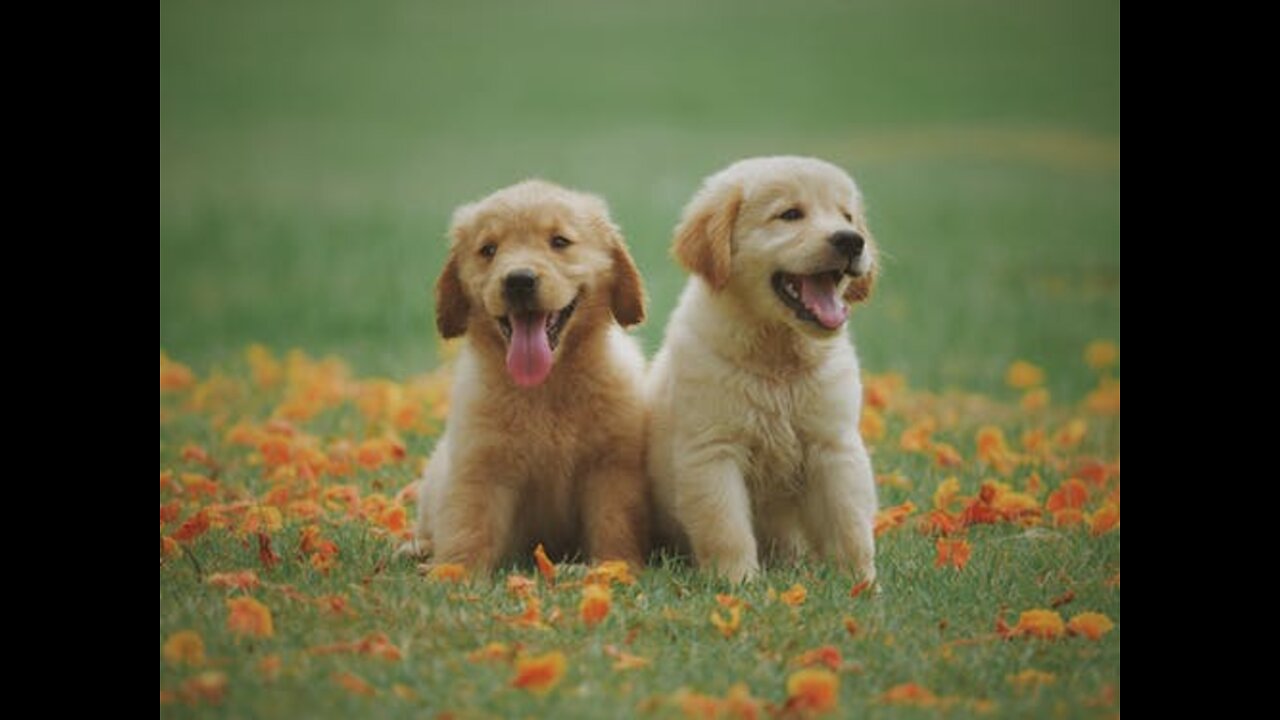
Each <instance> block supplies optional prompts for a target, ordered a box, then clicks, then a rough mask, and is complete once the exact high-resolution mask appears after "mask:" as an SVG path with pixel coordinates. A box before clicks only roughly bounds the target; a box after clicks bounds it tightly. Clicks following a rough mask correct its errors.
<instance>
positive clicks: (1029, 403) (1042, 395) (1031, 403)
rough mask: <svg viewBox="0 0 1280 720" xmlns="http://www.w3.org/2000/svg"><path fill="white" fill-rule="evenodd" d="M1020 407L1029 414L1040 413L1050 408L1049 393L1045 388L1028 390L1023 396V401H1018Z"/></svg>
mask: <svg viewBox="0 0 1280 720" xmlns="http://www.w3.org/2000/svg"><path fill="white" fill-rule="evenodd" d="M1018 405H1019V406H1020V407H1021V408H1022V409H1023V410H1024V411H1026V412H1029V413H1031V412H1040V411H1041V410H1044V409H1045V408H1047V407H1049V391H1048V390H1045V389H1044V388H1035V389H1033V390H1028V391H1026V392H1025V393H1023V394H1022V399H1021V400H1019V401H1018Z"/></svg>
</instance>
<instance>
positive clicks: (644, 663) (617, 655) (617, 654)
mask: <svg viewBox="0 0 1280 720" xmlns="http://www.w3.org/2000/svg"><path fill="white" fill-rule="evenodd" d="M604 654H605V655H608V656H609V657H611V658H613V669H614V670H636V669H639V668H643V667H648V666H649V665H650V661H649V659H648V658H642V657H640V656H639V655H632V654H631V653H629V652H626V651H623V650H619V649H618V647H617V646H616V645H605V646H604Z"/></svg>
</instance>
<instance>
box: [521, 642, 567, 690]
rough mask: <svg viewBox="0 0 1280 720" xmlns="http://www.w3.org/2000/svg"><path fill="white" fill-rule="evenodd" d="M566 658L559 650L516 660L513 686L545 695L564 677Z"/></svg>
mask: <svg viewBox="0 0 1280 720" xmlns="http://www.w3.org/2000/svg"><path fill="white" fill-rule="evenodd" d="M564 669H565V658H564V653H562V652H560V651H559V650H553V651H552V652H549V653H546V654H544V655H534V656H529V657H522V658H519V659H517V660H516V676H515V677H514V678H512V680H511V685H512V687H517V688H520V689H521V690H528V691H529V692H532V693H535V694H538V695H544V694H546V693H548V692H550V691H551V689H552V688H554V687H555V686H556V685H558V684H559V683H560V680H561V678H563V677H564Z"/></svg>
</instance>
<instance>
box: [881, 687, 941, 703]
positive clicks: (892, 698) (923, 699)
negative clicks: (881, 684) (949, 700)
mask: <svg viewBox="0 0 1280 720" xmlns="http://www.w3.org/2000/svg"><path fill="white" fill-rule="evenodd" d="M880 702H882V703H884V704H886V705H916V706H918V707H934V706H935V705H937V704H938V696H937V695H934V694H933V691H931V690H929V689H928V688H926V687H923V686H921V685H917V684H915V683H903V684H901V685H894V686H893V687H891V688H889V689H888V690H885V691H884V692H883V693H881V694H880Z"/></svg>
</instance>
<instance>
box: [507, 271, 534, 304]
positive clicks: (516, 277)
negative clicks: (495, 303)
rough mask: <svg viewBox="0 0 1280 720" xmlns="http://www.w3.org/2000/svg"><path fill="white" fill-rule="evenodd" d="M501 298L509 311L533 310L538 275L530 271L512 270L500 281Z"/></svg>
mask: <svg viewBox="0 0 1280 720" xmlns="http://www.w3.org/2000/svg"><path fill="white" fill-rule="evenodd" d="M502 298H503V299H504V300H506V301H507V306H508V307H509V308H510V309H511V310H515V311H519V310H535V309H537V304H538V302H537V301H538V275H537V274H536V273H534V272H533V271H532V270H529V269H527V268H521V269H519V270H512V271H511V272H510V273H507V276H506V277H505V278H503V279H502Z"/></svg>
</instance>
